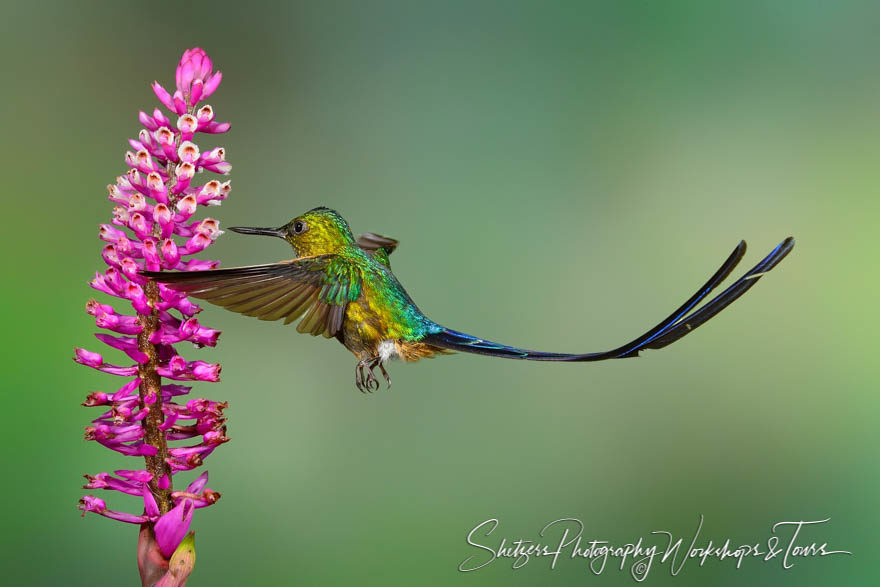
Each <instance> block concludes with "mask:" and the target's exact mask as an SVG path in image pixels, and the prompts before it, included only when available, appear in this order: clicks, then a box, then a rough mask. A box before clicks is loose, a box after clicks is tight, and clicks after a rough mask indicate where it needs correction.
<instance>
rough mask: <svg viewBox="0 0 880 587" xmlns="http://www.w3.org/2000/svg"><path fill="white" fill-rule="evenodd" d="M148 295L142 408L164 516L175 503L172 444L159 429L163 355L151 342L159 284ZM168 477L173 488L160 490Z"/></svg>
mask: <svg viewBox="0 0 880 587" xmlns="http://www.w3.org/2000/svg"><path fill="white" fill-rule="evenodd" d="M144 293H145V294H146V296H147V300H148V301H149V304H150V307H152V308H153V310H152V312H150V314H149V315H144V314H142V315H140V317H139V319H140V323H141V325H142V326H143V327H144V329H143V330H142V331H141V332H140V334H138V350H140V351H141V352H142V353H145V354H146V355H147V357H148V358H149V360H148V361H147V362H146V363H144V364H142V365H140V366H139V367H138V371H139V375H140V378H141V384H140V388H139V389H138V392H139V395H140V407H141V409H144V408H145V407H148V408H149V414H148V415H147V417H146V418H145V419H144V421H143V427H144V442H145V443H147V444H149V445H151V446H154V447H156V450H157V452H156V454H155V455H152V456H150V455H145V456H144V460H145V461H146V464H147V471H149V472H150V473H152V474H153V479H152V481H150V485H149V486H150V491H151V492H152V493H153V496H154V497H155V498H156V503H157V504H158V505H159V512H160V513H161V514H166V513H168V512H169V511H170V510H171V508H172V507H174V505H173V503H172V501H171V492H172V491H173V490H174V488H173V487H172V486H171V484H170V483H171V467H170V466H169V465H168V462H167V460H166V459H167V458H168V442H167V441H166V439H165V434H164V433H163V432H162V430H160V429H159V426H160V425H161V424H162V422H163V421H164V420H165V416H164V415H163V414H162V379H161V377H160V376H159V373H158V372H157V371H156V368H157V367H158V366H159V352H158V350H157V349H156V345H154V344H153V343H152V342H150V336H151V335H152V334H153V333H154V332H156V331H157V330H158V329H159V310H158V308H157V306H158V304H159V286H158V284H156V282H155V281H149V282H147V284H146V285H145V286H144ZM147 396H150V397H153V398H156V401H155V403H154V404H152V405H149V406H146V402H145V399H146V398H147ZM163 477H165V478H166V479H168V482H169V486H168V487H167V488H166V489H160V488H159V480H160V479H161V478H163Z"/></svg>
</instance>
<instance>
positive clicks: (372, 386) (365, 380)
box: [354, 357, 387, 393]
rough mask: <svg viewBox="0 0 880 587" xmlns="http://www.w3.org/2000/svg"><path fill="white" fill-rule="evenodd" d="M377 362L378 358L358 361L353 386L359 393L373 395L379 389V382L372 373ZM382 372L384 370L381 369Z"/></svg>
mask: <svg viewBox="0 0 880 587" xmlns="http://www.w3.org/2000/svg"><path fill="white" fill-rule="evenodd" d="M379 362H380V359H379V357H371V358H369V359H363V360H362V361H358V363H357V365H356V366H355V371H354V384H355V386H357V388H358V389H359V390H360V392H361V393H367V392H370V393H373V392H374V391H376V390H377V389H379V380H378V379H376V375H375V373H373V369H375V368H376V365H378V364H379ZM382 370H383V371H384V370H385V369H384V368H383V369H382ZM386 377H387V376H386Z"/></svg>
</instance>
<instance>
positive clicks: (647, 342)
mask: <svg viewBox="0 0 880 587" xmlns="http://www.w3.org/2000/svg"><path fill="white" fill-rule="evenodd" d="M792 248H794V239H793V238H792V237H788V238H787V239H785V240H784V241H782V242H781V243H779V245H777V246H776V248H775V249H773V250H772V251H771V252H770V254H769V255H767V256H766V257H764V259H763V260H762V261H761V262H760V263H758V264H757V265H755V266H754V267H752V269H751V270H749V271H748V272H747V273H746V274H745V275H743V276H742V277H740V278H739V279H738V280H737V281H736V282H734V283H733V285H731V286H730V287H728V288H727V289H725V290H724V291H723V292H721V293H720V294H718V295H717V296H715V297H714V298H713V299H712V300H710V301H709V302H707V303H706V304H705V305H704V306H702V307H701V308H699V309H698V310H696V311H693V312H692V310H693V309H694V308H695V307H696V306H697V304H699V303H700V302H701V301H702V300H703V299H704V298H705V297H706V296H708V295H709V293H711V292H712V290H714V289H715V288H716V287H717V286H718V285H719V284H720V283H721V282H722V281H724V280H725V279H726V278H727V276H728V275H730V273H731V272H732V271H733V269H734V268H735V267H736V265H737V264H738V263H739V262H740V260H741V259H742V258H743V255H744V254H745V252H746V243H745V241H740V243H739V244H738V245H737V246H736V248H735V249H734V250H733V253H731V255H730V257H728V258H727V260H726V261H725V262H724V264H723V265H721V267H720V268H719V269H718V271H716V272H715V274H714V275H713V276H712V277H711V278H710V279H709V281H707V282H706V284H705V285H704V286H703V287H702V288H700V289H699V290H698V291H697V293H695V294H694V295H693V296H691V298H690V299H689V300H687V301H686V302H685V303H684V304H682V305H681V306H680V307H679V308H678V309H677V310H676V311H675V312H673V313H672V314H671V315H670V316H669V317H668V318H666V319H665V320H663V321H662V322H660V323H659V324H658V325H657V326H655V327H654V328H652V329H651V330H649V331H648V332H646V333H645V334H643V335H642V336H640V337H638V338H637V339H635V340H633V341H631V342H628V343H626V344H625V345H623V346H620V347H618V348H616V349H613V350H610V351H605V352H599V353H586V354H568V353H548V352H542V351H530V350H525V349H520V348H516V347H511V346H507V345H503V344H499V343H496V342H491V341H488V340H485V339H482V338H477V337H476V336H471V335H470V334H465V333H463V332H458V331H455V330H451V329H448V328H443V327H441V328H442V330H440V331H438V332H435V333H432V334H428V335H426V336H425V337H424V338H423V339H422V342H425V343H428V344H431V345H434V346H437V347H440V348H444V349H448V350H452V351H461V352H465V353H475V354H478V355H488V356H491V357H504V358H508V359H524V360H528V361H573V362H581V361H582V362H586V361H604V360H606V359H625V358H629V357H637V356H638V355H639V351H641V350H643V349H659V348H663V347H665V346H667V345H670V344H672V343H673V342H675V341H677V340H679V339H680V338H682V337H684V336H685V335H687V334H688V333H690V332H692V331H693V330H695V329H696V328H697V327H699V326H700V325H702V324H703V323H705V322H706V321H708V320H709V319H710V318H712V317H713V316H715V315H716V314H717V313H718V312H720V311H721V310H723V309H724V308H726V307H727V306H729V305H730V304H731V303H733V302H734V301H736V300H737V299H738V298H739V297H740V296H742V295H743V294H744V293H746V292H747V291H748V290H749V288H751V287H752V286H753V285H755V284H756V283H757V282H758V280H759V279H760V278H761V277H762V276H763V275H764V274H765V273H767V272H768V271H770V270H771V269H773V268H774V267H775V266H776V265H777V264H779V262H780V261H782V259H784V258H785V256H786V255H788V253H789V252H791V250H792Z"/></svg>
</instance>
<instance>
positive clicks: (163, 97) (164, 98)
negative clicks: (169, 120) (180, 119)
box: [153, 81, 175, 110]
mask: <svg viewBox="0 0 880 587" xmlns="http://www.w3.org/2000/svg"><path fill="white" fill-rule="evenodd" d="M153 92H154V93H155V94H156V97H157V98H159V101H160V102H162V104H163V105H164V106H165V107H166V108H168V109H169V110H174V108H175V107H174V100H172V99H171V94H169V93H168V91H167V90H166V89H165V88H163V87H162V86H161V85H160V84H159V82H155V81H154V82H153Z"/></svg>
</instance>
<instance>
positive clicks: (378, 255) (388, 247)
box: [355, 232, 398, 269]
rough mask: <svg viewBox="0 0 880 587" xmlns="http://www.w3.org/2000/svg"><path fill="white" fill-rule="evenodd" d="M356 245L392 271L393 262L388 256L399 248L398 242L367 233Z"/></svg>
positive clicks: (358, 239)
mask: <svg viewBox="0 0 880 587" xmlns="http://www.w3.org/2000/svg"><path fill="white" fill-rule="evenodd" d="M355 244H356V245H357V246H359V247H360V248H361V249H363V250H365V251H366V252H367V253H368V254H369V255H371V256H372V257H373V258H374V259H376V260H377V261H379V262H380V263H382V264H383V265H385V266H386V267H388V268H389V269H391V262H390V261H389V260H388V256H389V255H390V254H391V253H393V252H394V249H396V248H397V245H398V242H397V241H396V240H394V239H393V238H388V237H387V236H382V235H379V234H373V233H372V232H365V233H364V234H362V235H360V236H359V237H358V238H357V241H355Z"/></svg>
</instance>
